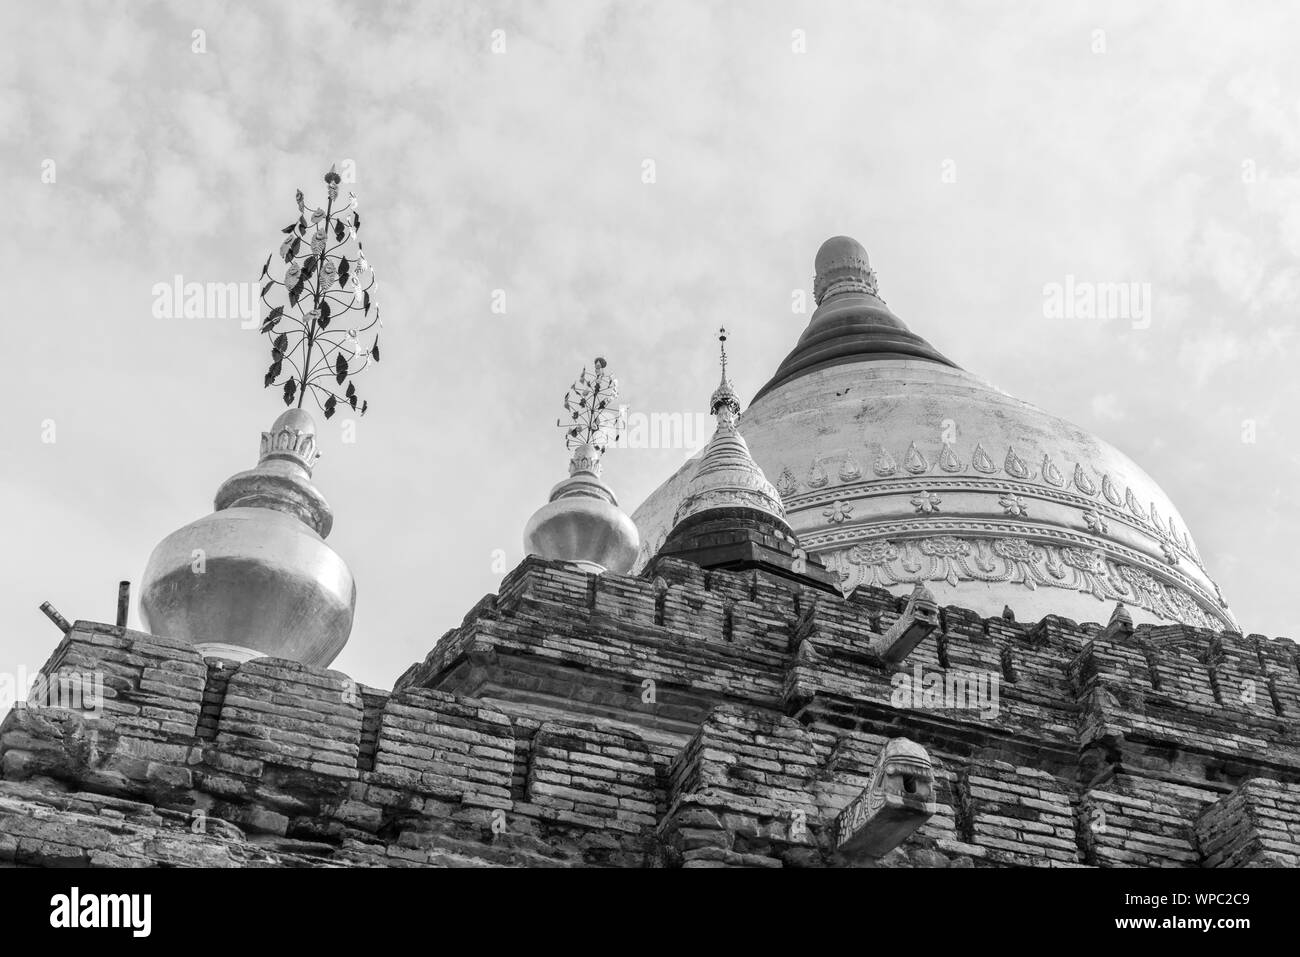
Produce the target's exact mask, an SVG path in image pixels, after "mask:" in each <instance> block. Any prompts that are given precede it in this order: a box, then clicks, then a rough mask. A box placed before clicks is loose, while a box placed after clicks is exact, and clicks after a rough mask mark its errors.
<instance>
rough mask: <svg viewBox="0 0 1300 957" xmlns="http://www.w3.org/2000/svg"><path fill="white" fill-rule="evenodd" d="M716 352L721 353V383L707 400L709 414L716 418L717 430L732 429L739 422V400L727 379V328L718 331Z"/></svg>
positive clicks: (722, 327)
mask: <svg viewBox="0 0 1300 957" xmlns="http://www.w3.org/2000/svg"><path fill="white" fill-rule="evenodd" d="M718 350H719V352H720V353H721V362H722V381H721V382H719V383H718V387H717V388H716V389H715V390H714V391H713V395H712V396H711V397H710V398H709V414H710V415H713V416H716V417H717V420H718V428H720V429H734V428H735V427H736V425H737V423H738V422H739V421H740V399H739V398H738V397H737V396H736V390H735V389H734V388H733V387H732V385H731V380H730V379H728V378H727V327H726V326H721V327H720V328H719V329H718Z"/></svg>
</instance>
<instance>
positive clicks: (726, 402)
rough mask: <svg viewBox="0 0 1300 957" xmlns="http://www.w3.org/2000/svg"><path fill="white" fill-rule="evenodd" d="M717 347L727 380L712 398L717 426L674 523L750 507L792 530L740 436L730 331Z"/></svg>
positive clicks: (721, 336) (721, 335) (720, 337)
mask: <svg viewBox="0 0 1300 957" xmlns="http://www.w3.org/2000/svg"><path fill="white" fill-rule="evenodd" d="M718 344H719V351H720V353H721V360H720V361H721V363H722V379H721V381H720V382H719V383H718V387H717V389H715V390H714V392H713V395H712V396H711V397H710V399H709V412H710V414H712V415H713V416H714V417H715V418H716V419H717V420H718V426H717V430H716V431H715V432H714V433H713V438H711V439H710V440H709V444H708V445H707V446H705V448H704V453H703V454H702V455H701V456H700V464H699V466H698V467H697V468H696V470H695V475H694V476H693V477H692V478H691V481H690V484H689V485H688V486H687V487H686V495H685V496H684V497H683V498H682V502H681V504H680V505H679V506H678V507H677V513H676V515H675V516H674V523H680V522H681V521H682V520H683V519H686V518H689V517H690V516H692V515H696V514H699V513H700V512H704V511H708V510H709V509H713V508H728V507H729V508H750V509H755V510H757V511H759V512H763V513H765V514H767V515H770V516H771V517H772V518H774V519H776V520H777V521H778V522H779V523H780V524H781V526H782V527H784V528H785V529H786V530H787V531H788V530H789V528H788V526H786V524H785V506H784V505H782V504H781V496H780V495H779V494H778V493H777V491H776V487H775V486H773V485H772V483H771V482H769V481H768V480H767V476H766V475H764V474H763V470H762V469H761V468H759V467H758V463H757V462H755V461H754V459H753V456H751V455H750V454H749V446H748V445H746V444H745V439H744V437H743V436H741V434H740V428H739V426H740V399H739V398H737V396H736V390H735V388H734V387H733V386H732V384H731V380H730V379H728V378H727V330H726V327H723V328H721V329H719V330H718Z"/></svg>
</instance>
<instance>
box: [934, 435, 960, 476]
mask: <svg viewBox="0 0 1300 957" xmlns="http://www.w3.org/2000/svg"><path fill="white" fill-rule="evenodd" d="M939 468H941V469H943V470H944V471H945V472H960V471H961V470H962V469H963V468H965V466H964V465H962V461H961V459H960V458H958V457H957V450H956V449H954V448H953V447H952V443H951V442H945V443H943V449H942V450H941V451H940V452H939Z"/></svg>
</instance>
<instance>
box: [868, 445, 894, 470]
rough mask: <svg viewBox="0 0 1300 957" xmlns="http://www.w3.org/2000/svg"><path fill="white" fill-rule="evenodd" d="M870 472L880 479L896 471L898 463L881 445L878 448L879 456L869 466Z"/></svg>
mask: <svg viewBox="0 0 1300 957" xmlns="http://www.w3.org/2000/svg"><path fill="white" fill-rule="evenodd" d="M871 471H873V472H875V473H876V474H877V475H879V476H880V477H881V478H885V477H887V476H890V475H893V474H894V473H895V472H897V471H898V463H897V462H896V461H895V460H894V457H893V456H892V455H890V454H889V449H887V448H885V447H884V446H883V445H882V446H881V447H880V454H879V455H877V456H876V461H875V462H873V463H872V465H871Z"/></svg>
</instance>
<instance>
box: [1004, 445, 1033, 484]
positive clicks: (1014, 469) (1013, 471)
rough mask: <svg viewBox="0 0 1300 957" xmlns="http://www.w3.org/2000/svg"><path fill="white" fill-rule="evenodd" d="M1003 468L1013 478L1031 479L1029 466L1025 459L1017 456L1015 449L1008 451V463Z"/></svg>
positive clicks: (1005, 462)
mask: <svg viewBox="0 0 1300 957" xmlns="http://www.w3.org/2000/svg"><path fill="white" fill-rule="evenodd" d="M1002 468H1003V469H1005V470H1006V473H1007V474H1008V475H1010V476H1011V477H1012V478H1018V479H1027V478H1029V466H1028V465H1026V464H1025V461H1024V459H1022V458H1021V457H1020V456H1018V455H1016V450H1015V447H1014V446H1012V447H1011V448H1009V449H1007V457H1006V461H1004V462H1003V463H1002Z"/></svg>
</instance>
